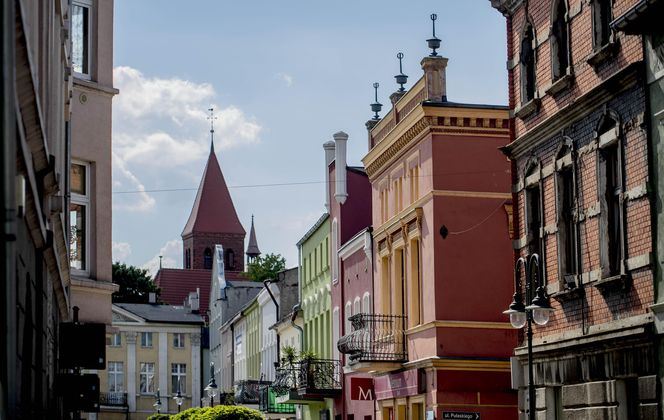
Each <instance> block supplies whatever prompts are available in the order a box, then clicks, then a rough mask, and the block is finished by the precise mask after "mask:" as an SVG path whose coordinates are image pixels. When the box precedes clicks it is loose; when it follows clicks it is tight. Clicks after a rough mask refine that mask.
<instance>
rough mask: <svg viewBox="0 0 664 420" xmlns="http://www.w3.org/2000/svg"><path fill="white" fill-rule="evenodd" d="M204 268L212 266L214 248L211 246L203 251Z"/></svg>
mask: <svg viewBox="0 0 664 420" xmlns="http://www.w3.org/2000/svg"><path fill="white" fill-rule="evenodd" d="M203 268H204V269H206V270H210V269H211V268H212V250H211V249H210V248H205V251H203Z"/></svg>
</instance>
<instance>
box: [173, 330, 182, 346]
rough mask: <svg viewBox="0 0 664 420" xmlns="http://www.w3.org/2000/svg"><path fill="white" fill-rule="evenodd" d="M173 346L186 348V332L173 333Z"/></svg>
mask: <svg viewBox="0 0 664 420" xmlns="http://www.w3.org/2000/svg"><path fill="white" fill-rule="evenodd" d="M173 347H175V348H176V349H183V348H184V334H183V333H174V334H173Z"/></svg>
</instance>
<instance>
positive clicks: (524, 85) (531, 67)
mask: <svg viewBox="0 0 664 420" xmlns="http://www.w3.org/2000/svg"><path fill="white" fill-rule="evenodd" d="M534 43H535V32H534V30H533V27H532V26H531V25H530V24H528V25H527V26H526V28H525V30H524V33H523V36H522V38H521V52H520V54H519V62H520V70H521V76H520V79H521V103H522V104H525V103H526V102H529V101H531V100H533V99H535V48H534V45H533V44H534Z"/></svg>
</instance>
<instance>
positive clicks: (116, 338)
mask: <svg viewBox="0 0 664 420" xmlns="http://www.w3.org/2000/svg"><path fill="white" fill-rule="evenodd" d="M121 345H122V335H120V333H119V332H118V333H115V334H111V347H120V346H121Z"/></svg>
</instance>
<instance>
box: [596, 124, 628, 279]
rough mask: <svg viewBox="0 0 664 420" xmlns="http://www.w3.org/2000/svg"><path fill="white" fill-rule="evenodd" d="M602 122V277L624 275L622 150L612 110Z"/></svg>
mask: <svg viewBox="0 0 664 420" xmlns="http://www.w3.org/2000/svg"><path fill="white" fill-rule="evenodd" d="M607 113H608V115H605V116H604V117H602V121H601V123H600V124H599V128H598V130H596V131H597V133H598V142H599V145H598V147H599V149H600V152H599V159H598V162H599V165H600V167H599V174H600V176H599V183H600V186H599V191H600V197H599V200H600V214H601V217H602V220H601V222H600V226H601V228H600V246H601V247H600V264H601V266H602V276H603V277H610V276H615V275H619V274H624V267H623V260H624V258H625V255H624V244H623V242H624V234H623V208H622V200H621V196H622V192H623V181H622V167H623V165H622V151H621V142H620V136H619V124H618V123H617V121H618V119H617V117H614V116H612V115H611V114H612V112H611V111H607Z"/></svg>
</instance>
